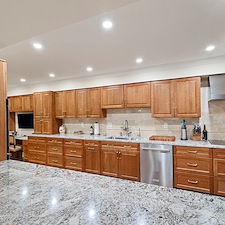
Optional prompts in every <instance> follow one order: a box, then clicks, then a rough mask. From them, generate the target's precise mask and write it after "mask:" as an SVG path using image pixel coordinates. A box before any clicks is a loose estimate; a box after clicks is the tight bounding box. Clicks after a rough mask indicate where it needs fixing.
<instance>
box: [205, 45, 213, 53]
mask: <svg viewBox="0 0 225 225" xmlns="http://www.w3.org/2000/svg"><path fill="white" fill-rule="evenodd" d="M214 49H215V46H214V45H209V46H208V47H207V48H206V49H205V50H206V51H207V52H210V51H212V50H214Z"/></svg>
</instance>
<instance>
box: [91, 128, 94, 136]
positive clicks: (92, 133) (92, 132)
mask: <svg viewBox="0 0 225 225" xmlns="http://www.w3.org/2000/svg"><path fill="white" fill-rule="evenodd" d="M90 135H94V128H93V126H91V127H90Z"/></svg>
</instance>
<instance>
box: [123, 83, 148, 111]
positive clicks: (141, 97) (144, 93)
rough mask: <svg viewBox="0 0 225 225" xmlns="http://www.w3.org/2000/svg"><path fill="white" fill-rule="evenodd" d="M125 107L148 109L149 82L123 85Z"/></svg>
mask: <svg viewBox="0 0 225 225" xmlns="http://www.w3.org/2000/svg"><path fill="white" fill-rule="evenodd" d="M124 103H125V104H124V106H125V107H127V108H128V107H129V108H131V107H150V105H151V104H150V103H151V101H150V82H144V83H135V84H126V85H124Z"/></svg>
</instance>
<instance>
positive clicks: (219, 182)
mask: <svg viewBox="0 0 225 225" xmlns="http://www.w3.org/2000/svg"><path fill="white" fill-rule="evenodd" d="M214 194H215V195H221V196H225V178H222V177H214Z"/></svg>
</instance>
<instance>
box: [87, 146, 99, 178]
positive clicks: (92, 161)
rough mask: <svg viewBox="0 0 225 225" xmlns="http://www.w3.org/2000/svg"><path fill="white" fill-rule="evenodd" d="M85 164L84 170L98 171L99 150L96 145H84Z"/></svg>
mask: <svg viewBox="0 0 225 225" xmlns="http://www.w3.org/2000/svg"><path fill="white" fill-rule="evenodd" d="M85 153H86V157H85V159H86V166H85V171H86V172H91V173H97V174H99V173H100V150H99V148H98V147H97V148H96V147H91V146H90V147H86V148H85Z"/></svg>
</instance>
